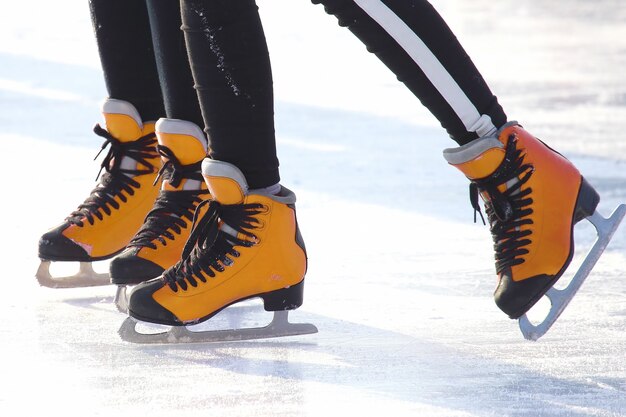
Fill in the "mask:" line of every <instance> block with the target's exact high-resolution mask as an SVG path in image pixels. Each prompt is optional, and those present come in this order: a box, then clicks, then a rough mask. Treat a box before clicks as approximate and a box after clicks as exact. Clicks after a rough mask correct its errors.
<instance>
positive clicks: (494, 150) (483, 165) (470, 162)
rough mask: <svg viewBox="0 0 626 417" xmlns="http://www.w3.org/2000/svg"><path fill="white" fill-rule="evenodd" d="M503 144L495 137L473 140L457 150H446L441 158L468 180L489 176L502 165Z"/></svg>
mask: <svg viewBox="0 0 626 417" xmlns="http://www.w3.org/2000/svg"><path fill="white" fill-rule="evenodd" d="M504 154H505V146H504V144H503V143H502V142H501V141H500V140H498V138H496V137H495V136H488V137H484V138H479V139H476V140H473V141H472V142H470V143H468V144H466V145H463V146H460V147H458V148H452V149H446V150H444V151H443V157H444V158H445V159H446V161H448V163H449V164H450V165H453V166H455V167H457V168H458V169H459V170H460V171H461V172H463V174H465V176H466V177H467V178H469V179H470V180H475V179H480V178H485V177H488V176H489V175H491V174H492V173H493V172H494V171H495V170H496V169H497V168H498V167H499V166H500V164H501V163H502V161H503V159H504Z"/></svg>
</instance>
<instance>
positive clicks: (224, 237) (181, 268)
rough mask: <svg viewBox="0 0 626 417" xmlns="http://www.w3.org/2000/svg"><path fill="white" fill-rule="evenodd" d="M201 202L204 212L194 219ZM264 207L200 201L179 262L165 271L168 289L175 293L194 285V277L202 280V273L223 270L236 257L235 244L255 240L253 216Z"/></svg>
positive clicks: (195, 284) (195, 282)
mask: <svg viewBox="0 0 626 417" xmlns="http://www.w3.org/2000/svg"><path fill="white" fill-rule="evenodd" d="M205 205H208V208H207V211H206V213H205V214H204V215H203V216H202V217H201V218H198V216H199V213H201V212H202V209H203V207H204V206H205ZM265 210H267V208H266V207H265V206H263V205H262V204H256V203H253V204H233V205H225V204H220V203H218V202H217V201H215V200H206V201H203V202H202V203H200V204H199V205H198V207H197V209H196V213H195V215H194V221H193V229H192V231H191V235H190V236H189V240H188V241H187V243H186V244H185V248H184V249H183V254H182V257H181V261H179V262H178V263H177V264H176V265H174V266H173V267H171V268H169V269H168V270H167V271H165V273H164V274H163V279H164V280H165V283H166V284H167V285H168V286H169V287H170V288H171V289H172V291H175V292H176V291H178V289H179V288H180V289H182V290H183V291H185V290H187V288H188V286H189V285H191V286H193V287H197V286H198V280H199V281H201V282H203V283H204V282H206V276H209V277H211V278H213V277H215V276H216V273H217V272H223V271H224V269H225V267H227V266H229V265H231V264H232V263H233V262H234V259H233V258H238V257H239V256H240V253H239V251H238V250H237V249H236V247H238V246H243V247H250V246H254V245H256V244H257V243H258V238H257V236H255V235H254V233H253V230H254V229H255V228H256V227H258V225H259V224H260V222H259V220H257V219H256V218H255V215H257V214H259V213H262V212H264V211H265ZM220 222H223V223H225V224H227V225H228V226H230V227H231V228H232V229H234V230H235V231H236V232H238V233H241V234H242V235H243V238H239V237H235V236H232V235H231V234H229V233H226V232H225V231H223V230H222V229H220V227H219V224H220ZM205 275H206V276H205Z"/></svg>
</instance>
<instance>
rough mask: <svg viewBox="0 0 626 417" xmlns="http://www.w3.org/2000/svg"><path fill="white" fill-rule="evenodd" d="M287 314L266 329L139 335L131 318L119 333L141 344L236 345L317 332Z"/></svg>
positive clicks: (180, 329)
mask: <svg viewBox="0 0 626 417" xmlns="http://www.w3.org/2000/svg"><path fill="white" fill-rule="evenodd" d="M288 314H289V312H288V311H275V312H274V317H273V319H272V321H271V322H270V324H268V325H267V326H265V327H252V328H243V329H228V330H210V331H199V332H195V331H191V330H189V329H188V328H187V327H186V326H180V327H172V328H171V329H169V330H168V331H165V332H160V333H152V334H146V333H140V332H138V331H137V330H136V325H137V324H138V323H139V321H137V320H136V319H135V318H133V317H128V318H126V320H124V322H123V323H122V325H121V326H120V329H119V330H118V333H119V335H120V337H121V338H122V340H124V341H126V342H132V343H140V344H177V343H215V342H235V341H240V340H254V339H268V338H274V337H286V336H298V335H303V334H312V333H317V327H315V326H314V325H313V324H309V323H290V322H289V320H288Z"/></svg>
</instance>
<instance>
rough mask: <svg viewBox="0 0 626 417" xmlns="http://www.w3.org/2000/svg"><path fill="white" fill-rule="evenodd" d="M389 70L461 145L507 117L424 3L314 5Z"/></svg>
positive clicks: (334, 0) (355, 0) (389, 0)
mask: <svg viewBox="0 0 626 417" xmlns="http://www.w3.org/2000/svg"><path fill="white" fill-rule="evenodd" d="M312 1H313V3H315V4H323V5H324V9H325V10H326V12H327V13H329V14H333V15H335V16H336V17H337V19H338V21H339V25H340V26H344V27H347V28H348V29H350V31H352V33H354V34H355V35H356V36H357V37H358V38H359V39H360V40H361V41H362V42H363V43H364V44H365V45H366V46H367V49H368V51H370V52H372V53H374V54H376V56H377V57H378V58H379V59H380V60H381V61H382V62H383V63H384V64H385V65H387V67H389V69H391V70H392V71H393V72H394V73H395V74H396V76H397V77H398V79H399V80H400V81H402V82H403V83H404V84H405V85H406V86H407V87H408V88H409V90H411V92H413V94H415V96H416V97H417V98H419V99H420V101H421V102H422V104H424V106H426V107H427V108H428V109H429V110H430V112H431V113H432V114H433V115H434V116H435V117H436V118H437V119H438V120H439V121H440V122H441V125H442V126H443V127H444V128H445V129H446V130H447V132H448V133H449V135H450V136H451V137H452V138H453V139H454V140H455V141H457V142H458V143H459V144H465V143H467V142H469V141H471V140H473V139H476V138H477V137H480V136H486V135H488V134H491V133H493V132H494V131H495V130H496V129H498V128H499V127H501V126H502V125H504V124H505V123H506V115H505V114H504V111H503V110H502V107H501V106H500V105H499V104H498V100H497V98H496V97H495V96H494V95H493V94H492V93H491V91H490V89H489V87H488V86H487V84H486V83H485V81H484V79H483V77H482V76H481V74H480V73H479V72H478V70H477V69H476V67H475V66H474V64H473V63H472V61H471V59H470V58H469V56H468V55H467V53H466V52H465V50H464V49H463V47H462V46H461V45H460V44H459V42H458V40H457V39H456V37H455V36H454V34H453V33H452V31H451V30H450V28H449V27H448V25H447V24H446V23H445V22H444V20H443V19H442V18H441V16H440V15H439V14H438V13H437V11H436V10H435V9H434V8H433V7H432V6H431V4H430V3H429V2H427V1H425V0H312Z"/></svg>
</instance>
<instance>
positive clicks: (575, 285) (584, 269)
mask: <svg viewBox="0 0 626 417" xmlns="http://www.w3.org/2000/svg"><path fill="white" fill-rule="evenodd" d="M625 215H626V205H624V204H620V205H619V206H618V207H617V208H616V209H615V210H614V211H613V213H612V214H611V215H610V216H609V217H608V218H604V217H602V216H601V215H600V214H599V213H598V212H597V211H595V212H594V213H593V214H592V215H591V216H589V217H587V220H589V221H590V222H591V223H592V224H593V226H594V227H595V228H596V231H597V233H598V237H597V239H596V241H595V243H594V244H593V246H592V247H591V249H590V250H589V253H588V254H587V256H586V258H585V260H584V261H583V263H582V264H581V265H580V268H579V269H578V271H576V274H575V275H574V278H572V280H571V281H570V283H569V285H568V286H567V287H565V288H564V289H562V290H558V289H556V288H550V290H548V292H546V297H548V299H549V300H550V311H549V312H548V314H547V315H546V317H545V318H544V319H543V321H542V322H541V323H539V324H537V325H534V324H532V323H531V322H530V320H529V319H528V316H527V315H526V314H524V315H523V316H522V317H520V318H519V327H520V330H521V332H522V335H524V338H525V339H527V340H538V339H539V338H540V337H541V336H543V335H544V334H546V333H547V332H548V330H550V328H551V327H552V325H553V324H554V323H555V322H556V321H557V319H558V318H559V316H560V315H561V313H562V312H563V310H565V308H566V307H567V305H568V304H569V302H570V301H571V300H572V298H574V295H576V292H577V291H578V290H579V289H580V287H581V285H582V284H583V282H584V281H585V279H586V278H587V276H588V275H589V273H590V272H591V270H592V269H593V267H594V266H595V264H596V263H597V262H598V259H600V256H601V255H602V253H603V252H604V250H605V249H606V247H607V245H608V244H609V242H610V241H611V238H612V237H613V234H614V233H615V231H616V230H617V228H618V227H619V225H620V223H621V222H622V220H623V219H624V216H625Z"/></svg>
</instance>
